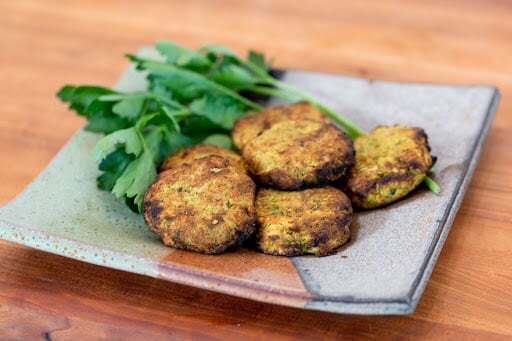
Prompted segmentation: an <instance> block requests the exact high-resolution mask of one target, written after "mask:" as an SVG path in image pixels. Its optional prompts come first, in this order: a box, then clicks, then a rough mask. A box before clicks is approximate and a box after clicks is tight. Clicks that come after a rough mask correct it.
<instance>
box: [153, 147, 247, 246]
mask: <svg viewBox="0 0 512 341" xmlns="http://www.w3.org/2000/svg"><path fill="white" fill-rule="evenodd" d="M255 190H256V186H255V184H254V182H253V181H252V180H251V178H250V177H249V176H248V175H247V174H246V173H245V172H240V171H239V170H238V169H236V168H235V167H233V166H232V165H231V164H230V162H229V161H228V160H227V159H225V158H223V157H220V156H217V155H212V156H206V157H203V158H201V159H196V160H193V161H192V162H189V163H182V164H180V165H177V166H176V167H173V168H171V169H170V170H167V171H165V172H163V173H161V174H160V177H159V179H158V180H157V181H156V182H155V183H154V184H153V185H151V186H150V188H149V190H148V191H147V192H146V195H145V196H144V220H145V221H146V223H147V224H148V225H149V227H150V228H151V230H152V231H153V232H155V233H156V234H158V235H159V236H160V237H161V238H162V240H163V242H164V244H165V245H168V246H172V247H175V248H179V249H187V250H192V251H197V252H202V253H206V254H216V253H221V252H223V251H225V250H226V249H227V248H229V247H231V246H235V245H238V244H240V243H241V242H243V241H244V240H245V239H247V237H249V236H250V235H251V234H252V233H253V231H254V228H255V209H254V200H255Z"/></svg>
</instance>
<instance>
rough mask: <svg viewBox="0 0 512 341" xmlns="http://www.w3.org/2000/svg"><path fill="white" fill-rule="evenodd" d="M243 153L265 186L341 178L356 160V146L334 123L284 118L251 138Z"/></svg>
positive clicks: (284, 186)
mask: <svg viewBox="0 0 512 341" xmlns="http://www.w3.org/2000/svg"><path fill="white" fill-rule="evenodd" d="M242 155H243V157H244V160H245V161H246V164H247V166H248V168H249V171H250V172H251V174H253V175H254V177H255V179H256V180H257V182H258V183H259V184H261V185H264V186H269V187H274V188H278V189H282V190H297V189H301V188H306V187H312V186H319V185H324V184H327V183H329V182H331V181H334V180H337V179H339V178H340V177H341V176H342V175H343V174H344V173H345V171H346V170H347V169H348V168H349V167H350V166H352V164H353V162H354V148H353V143H352V140H350V139H349V138H348V137H347V136H346V135H345V134H344V133H343V132H342V131H341V130H340V129H338V128H337V127H336V126H334V125H332V124H325V123H321V122H316V121H309V120H300V121H293V120H287V121H282V122H280V123H277V124H275V125H273V126H272V127H271V128H269V129H267V130H265V131H264V132H263V133H262V134H261V135H259V136H258V137H257V138H255V139H253V140H251V141H250V142H249V143H248V144H247V145H246V146H245V147H244V149H243V151H242Z"/></svg>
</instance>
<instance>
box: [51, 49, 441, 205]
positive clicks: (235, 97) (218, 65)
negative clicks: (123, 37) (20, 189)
mask: <svg viewBox="0 0 512 341" xmlns="http://www.w3.org/2000/svg"><path fill="white" fill-rule="evenodd" d="M155 48H156V50H157V51H158V52H159V53H160V54H161V56H162V58H161V59H160V60H151V59H147V58H142V57H139V56H136V55H131V54H129V55H127V57H128V58H129V59H130V60H131V61H132V62H133V63H135V66H136V68H137V70H141V71H144V72H146V73H147V80H148V87H147V89H146V91H137V92H119V91H116V90H113V89H109V88H106V87H101V86H94V85H83V86H75V85H66V86H64V87H62V88H61V89H60V90H59V91H58V93H57V96H58V97H59V98H60V99H61V100H62V101H63V102H67V103H69V107H70V109H72V110H74V111H75V112H76V113H77V114H79V115H81V116H84V117H85V118H86V119H87V121H88V122H87V124H86V126H85V128H84V129H85V130H88V131H91V132H95V133H101V134H104V135H105V136H104V137H103V138H101V139H100V140H99V141H98V142H97V144H96V146H95V149H94V155H95V158H96V159H97V161H98V162H99V166H98V168H99V170H100V171H101V172H102V173H101V175H100V176H99V177H98V178H97V186H98V188H100V189H102V190H106V191H111V192H112V193H113V194H114V195H115V196H116V197H117V198H121V199H124V201H125V202H126V204H127V205H128V206H129V207H130V208H132V209H134V210H136V211H138V212H140V211H141V210H142V203H143V197H144V193H145V192H146V190H147V188H148V186H149V185H150V184H151V183H152V182H153V181H154V180H155V178H156V174H157V172H156V169H157V167H158V165H159V164H160V162H162V161H163V160H164V159H165V158H166V157H167V156H168V155H169V154H171V153H173V152H175V151H176V150H177V149H179V148H182V147H186V146H189V145H191V144H195V143H201V142H202V143H210V144H215V145H219V146H222V147H225V148H232V143H231V139H230V137H229V133H230V130H231V128H232V127H233V124H234V123H235V121H236V120H238V119H239V118H240V117H242V116H243V115H245V114H246V113H247V112H249V111H252V110H262V109H263V108H262V106H261V105H260V104H258V103H256V102H254V101H252V100H250V99H249V98H248V97H249V96H247V95H248V94H252V93H253V94H262V95H267V96H274V97H279V98H281V99H284V100H286V101H291V102H295V101H299V100H306V101H309V102H311V103H312V104H313V105H316V106H317V107H318V108H319V109H321V110H322V111H323V112H324V113H325V114H326V115H328V116H329V117H330V118H331V119H332V120H333V121H334V122H336V123H337V124H338V125H339V126H340V127H341V128H343V129H344V130H345V132H346V133H347V134H348V135H349V136H350V137H351V138H356V137H357V136H359V135H361V134H362V130H361V129H359V128H358V127H357V126H356V125H355V124H354V123H353V122H351V121H350V120H348V119H347V118H346V117H344V116H342V115H340V114H338V113H336V112H335V111H334V110H332V109H331V108H329V107H327V106H325V105H324V104H322V103H321V102H319V101H318V100H317V99H315V98H314V97H312V96H311V95H309V94H308V93H305V92H304V91H302V90H300V89H298V88H295V87H294V86H292V85H289V84H287V83H284V82H281V81H280V80H278V79H275V78H273V77H272V76H271V74H270V64H271V63H270V62H269V61H268V60H267V59H266V58H265V56H264V55H263V54H262V53H259V52H256V51H250V52H249V53H248V55H247V58H246V59H244V58H241V57H239V56H238V55H237V54H236V53H235V52H233V51H231V50H230V49H228V48H226V47H224V46H222V45H206V46H203V47H201V48H199V49H198V50H197V51H195V50H192V49H189V48H186V47H183V46H180V45H178V44H176V43H173V42H170V41H157V42H156V44H155ZM161 60H163V61H161ZM251 98H252V97H251ZM425 183H426V184H427V186H428V187H429V188H430V189H431V190H432V191H433V192H435V193H438V192H439V185H437V183H435V181H434V180H433V179H431V178H429V177H426V178H425ZM228 203H229V202H228Z"/></svg>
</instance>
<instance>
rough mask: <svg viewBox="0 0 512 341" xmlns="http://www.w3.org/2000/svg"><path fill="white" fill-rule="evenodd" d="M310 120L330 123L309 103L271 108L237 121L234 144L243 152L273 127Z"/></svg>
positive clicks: (234, 129)
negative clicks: (289, 122) (295, 121)
mask: <svg viewBox="0 0 512 341" xmlns="http://www.w3.org/2000/svg"><path fill="white" fill-rule="evenodd" d="M304 119H306V120H310V121H317V122H324V123H328V122H329V120H328V119H327V117H325V116H324V114H323V113H322V112H321V111H320V110H319V109H318V108H317V107H315V106H314V105H312V104H311V103H309V102H304V101H303V102H297V103H294V104H289V105H278V106H273V107H269V108H267V109H265V110H263V111H260V112H257V113H254V114H251V115H247V116H244V117H242V118H241V119H239V120H238V121H236V123H235V126H234V127H233V131H232V133H231V135H232V137H233V143H234V144H235V146H236V147H237V148H238V149H239V150H242V149H243V147H244V146H245V145H246V144H247V143H248V142H249V141H251V140H252V139H254V138H255V137H257V136H258V135H260V134H261V133H262V132H263V131H264V130H266V129H269V128H270V127H271V126H272V125H274V124H276V123H279V122H282V121H286V120H304Z"/></svg>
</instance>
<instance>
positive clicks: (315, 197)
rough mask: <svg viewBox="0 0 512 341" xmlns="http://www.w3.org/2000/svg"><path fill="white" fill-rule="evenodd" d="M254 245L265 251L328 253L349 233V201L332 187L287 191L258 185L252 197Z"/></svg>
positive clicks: (345, 239)
mask: <svg viewBox="0 0 512 341" xmlns="http://www.w3.org/2000/svg"><path fill="white" fill-rule="evenodd" d="M256 214H257V217H258V229H257V233H256V239H257V245H258V247H259V248H260V249H261V250H262V251H263V252H264V253H267V254H272V255H282V256H299V255H305V254H313V255H317V256H325V255H329V254H332V253H333V252H334V251H335V250H336V249H338V248H339V247H340V246H341V245H343V244H345V243H346V242H347V241H348V239H349V237H350V229H349V226H350V223H351V221H352V205H351V203H350V200H349V199H348V197H347V196H346V195H345V194H344V193H343V192H342V191H340V190H338V189H336V188H333V187H323V188H313V189H306V190H303V191H295V192H287V191H276V190H272V189H261V190H259V191H258V194H257V197H256Z"/></svg>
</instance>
